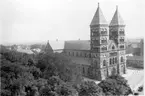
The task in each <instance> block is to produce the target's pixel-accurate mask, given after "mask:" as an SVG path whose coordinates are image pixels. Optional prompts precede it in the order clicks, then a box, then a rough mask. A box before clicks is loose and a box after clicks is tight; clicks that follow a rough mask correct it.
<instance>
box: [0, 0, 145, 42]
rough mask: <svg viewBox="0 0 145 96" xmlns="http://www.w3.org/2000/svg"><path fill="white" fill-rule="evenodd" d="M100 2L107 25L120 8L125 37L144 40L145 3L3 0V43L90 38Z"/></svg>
mask: <svg viewBox="0 0 145 96" xmlns="http://www.w3.org/2000/svg"><path fill="white" fill-rule="evenodd" d="M98 2H100V8H101V9H102V11H103V14H104V16H105V18H106V20H107V21H108V23H110V21H111V18H112V17H113V15H114V12H115V10H116V5H118V10H119V13H120V14H121V16H122V18H123V20H124V22H125V23H126V29H125V30H126V37H128V38H136V37H143V35H144V34H143V33H144V32H145V28H144V27H145V7H144V6H145V2H144V0H0V36H1V37H0V38H1V42H0V43H2V42H3V43H23V42H37V41H46V40H56V39H58V40H78V39H79V38H80V39H89V38H90V28H89V25H90V23H91V20H92V18H93V16H94V14H95V11H96V10H97V7H98Z"/></svg>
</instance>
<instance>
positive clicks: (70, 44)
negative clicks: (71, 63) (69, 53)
mask: <svg viewBox="0 0 145 96" xmlns="http://www.w3.org/2000/svg"><path fill="white" fill-rule="evenodd" d="M64 49H71V50H90V40H73V41H65V45H64Z"/></svg>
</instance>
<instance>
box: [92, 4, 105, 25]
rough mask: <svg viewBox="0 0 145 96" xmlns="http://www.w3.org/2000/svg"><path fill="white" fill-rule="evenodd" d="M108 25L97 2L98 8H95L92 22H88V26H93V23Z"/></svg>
mask: <svg viewBox="0 0 145 96" xmlns="http://www.w3.org/2000/svg"><path fill="white" fill-rule="evenodd" d="M102 24H103V25H104V24H105V25H108V23H107V21H106V19H105V17H104V15H103V13H102V10H101V8H100V6H99V3H98V8H97V11H96V13H95V15H94V17H93V19H92V22H91V24H90V26H93V25H102Z"/></svg>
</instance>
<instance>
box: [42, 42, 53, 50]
mask: <svg viewBox="0 0 145 96" xmlns="http://www.w3.org/2000/svg"><path fill="white" fill-rule="evenodd" d="M44 52H53V49H52V47H51V46H50V44H49V40H48V42H47V44H46V46H45V48H44Z"/></svg>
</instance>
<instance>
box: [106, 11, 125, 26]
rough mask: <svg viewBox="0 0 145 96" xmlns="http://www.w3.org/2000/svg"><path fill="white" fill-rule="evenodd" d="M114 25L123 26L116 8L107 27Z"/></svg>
mask: <svg viewBox="0 0 145 96" xmlns="http://www.w3.org/2000/svg"><path fill="white" fill-rule="evenodd" d="M115 25H125V24H124V21H123V19H122V17H121V15H120V14H119V12H118V8H116V11H115V14H114V16H113V18H112V20H111V23H110V25H109V26H115Z"/></svg>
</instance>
